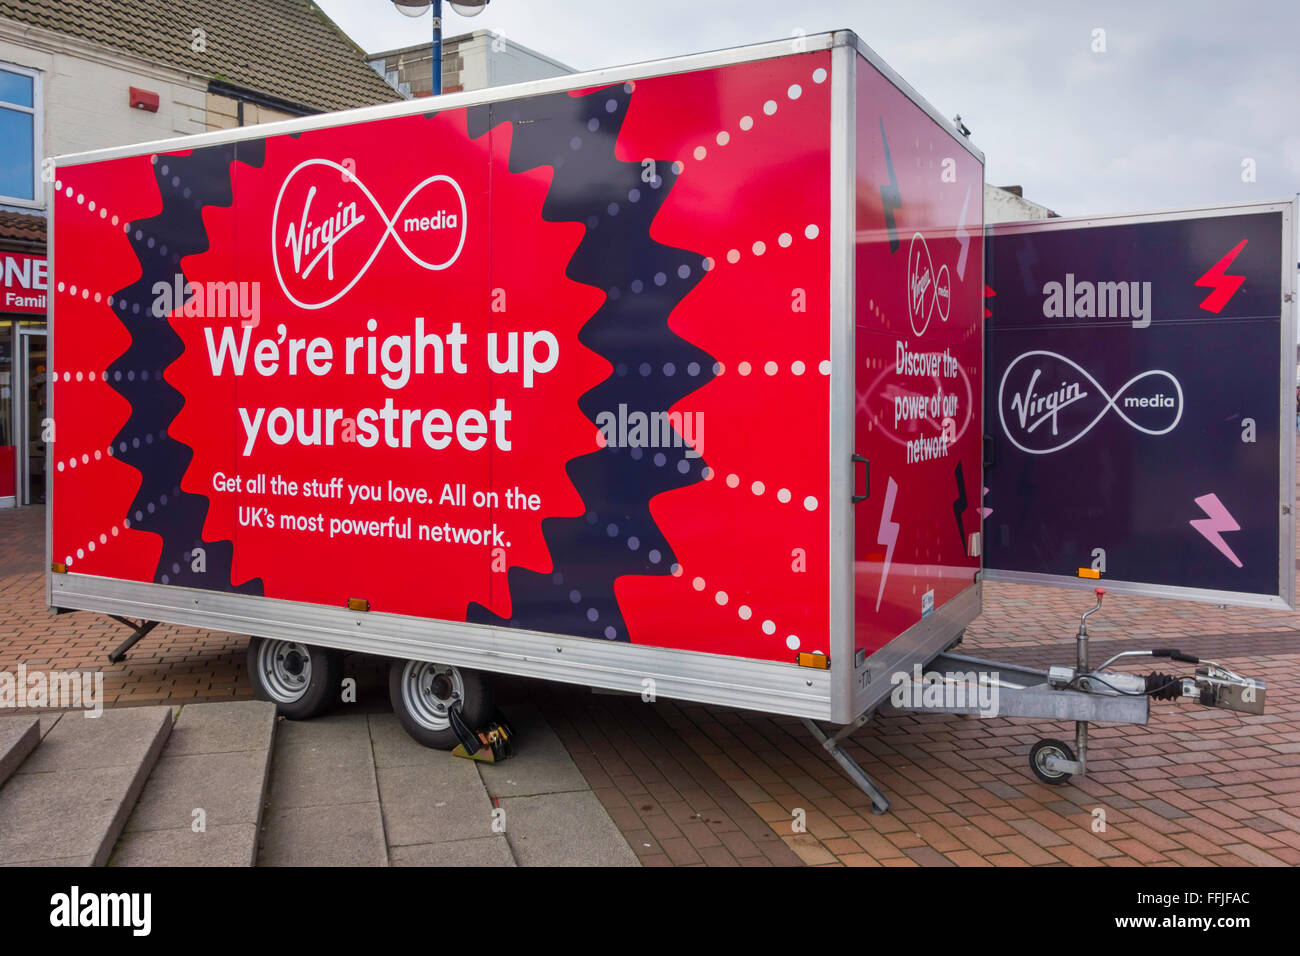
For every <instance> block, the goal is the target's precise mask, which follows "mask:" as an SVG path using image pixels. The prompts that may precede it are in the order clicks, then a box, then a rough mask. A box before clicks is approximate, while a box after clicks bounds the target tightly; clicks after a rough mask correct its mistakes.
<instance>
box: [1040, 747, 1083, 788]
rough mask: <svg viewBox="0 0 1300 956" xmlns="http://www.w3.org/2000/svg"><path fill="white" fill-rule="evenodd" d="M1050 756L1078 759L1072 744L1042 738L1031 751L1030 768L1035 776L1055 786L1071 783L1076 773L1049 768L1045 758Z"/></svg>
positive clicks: (1060, 758) (1061, 758) (1062, 758)
mask: <svg viewBox="0 0 1300 956" xmlns="http://www.w3.org/2000/svg"><path fill="white" fill-rule="evenodd" d="M1049 756H1052V757H1056V758H1057V759H1059V760H1075V759H1077V758H1076V757H1075V756H1074V751H1073V750H1071V749H1070V745H1069V744H1067V743H1066V742H1065V741H1064V740H1052V739H1050V738H1047V739H1044V740H1040V741H1038V743H1036V744H1034V746H1033V747H1032V748H1031V749H1030V751H1029V769H1030V770H1032V771H1033V772H1034V776H1035V777H1037V778H1038V779H1039V780H1041V781H1043V783H1046V784H1051V785H1052V786H1053V787H1061V786H1064V785H1065V784H1067V783H1069V782H1070V778H1071V777H1073V776H1074V774H1072V773H1066V772H1065V771H1064V770H1049V769H1048V768H1047V767H1046V766H1045V760H1046V758H1047V757H1049Z"/></svg>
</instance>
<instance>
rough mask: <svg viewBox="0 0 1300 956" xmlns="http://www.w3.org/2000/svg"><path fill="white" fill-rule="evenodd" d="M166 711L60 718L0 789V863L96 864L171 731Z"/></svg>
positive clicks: (108, 847)
mask: <svg viewBox="0 0 1300 956" xmlns="http://www.w3.org/2000/svg"><path fill="white" fill-rule="evenodd" d="M171 725H172V713H171V710H170V709H169V708H166V707H135V708H121V709H115V710H106V711H104V712H103V714H102V715H101V716H99V717H97V718H85V717H82V716H80V715H79V714H76V713H73V714H70V715H68V716H67V717H65V718H62V719H60V720H59V721H58V722H56V723H55V724H54V727H53V729H51V730H50V732H49V733H48V734H46V736H45V739H44V740H43V741H42V742H41V745H40V746H39V747H37V748H36V750H35V751H34V752H33V753H32V754H31V756H29V757H28V758H27V760H26V761H24V762H23V764H22V766H20V767H19V768H18V771H17V773H15V774H14V775H13V776H12V777H11V778H10V779H9V781H8V782H7V783H6V784H5V785H4V786H3V788H0V820H2V821H4V826H3V827H0V862H4V863H10V862H31V863H36V862H40V861H42V860H64V859H76V860H79V861H82V864H83V865H90V866H102V865H103V864H104V863H105V862H106V861H107V859H108V856H109V853H110V852H111V851H112V849H113V845H114V843H115V842H116V840H117V837H118V835H119V834H120V833H121V832H122V828H123V826H124V825H125V823H126V820H127V817H128V815H129V814H130V812H131V808H132V807H133V806H134V805H135V802H136V799H137V797H138V796H139V794H140V791H141V789H142V788H143V787H144V783H145V780H146V779H147V778H148V776H149V772H150V771H151V770H152V769H153V766H154V763H155V762H156V761H157V759H158V755H159V754H160V753H161V751H162V749H163V745H164V744H165V743H166V741H167V735H168V734H169V733H170V732H171Z"/></svg>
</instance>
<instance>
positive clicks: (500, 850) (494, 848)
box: [389, 834, 516, 866]
mask: <svg viewBox="0 0 1300 956" xmlns="http://www.w3.org/2000/svg"><path fill="white" fill-rule="evenodd" d="M389 855H390V856H391V857H392V863H393V866H515V865H516V864H515V858H514V855H513V854H512V853H511V852H510V844H509V843H508V842H506V838H505V835H504V834H497V835H496V836H490V837H475V838H473V839H470V840H451V841H449V842H447V843H424V844H421V845H419V846H398V847H393V848H392V849H391V850H389Z"/></svg>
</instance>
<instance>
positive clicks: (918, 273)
mask: <svg viewBox="0 0 1300 956" xmlns="http://www.w3.org/2000/svg"><path fill="white" fill-rule="evenodd" d="M951 302H952V280H951V278H950V277H949V273H948V267H947V266H946V265H944V266H940V267H939V271H938V272H935V270H934V260H933V259H931V258H930V247H929V246H928V245H927V244H926V242H925V236H923V235H921V234H920V233H919V232H918V233H914V234H913V235H912V243H911V245H909V246H908V248H907V316H908V318H909V319H910V320H911V323H912V332H913V334H915V335H917V336H921V335H924V334H925V330H926V329H928V328H929V327H930V319H931V318H932V317H933V316H934V313H935V312H938V313H939V319H940V321H942V322H947V321H948V307H949V305H950V304H951Z"/></svg>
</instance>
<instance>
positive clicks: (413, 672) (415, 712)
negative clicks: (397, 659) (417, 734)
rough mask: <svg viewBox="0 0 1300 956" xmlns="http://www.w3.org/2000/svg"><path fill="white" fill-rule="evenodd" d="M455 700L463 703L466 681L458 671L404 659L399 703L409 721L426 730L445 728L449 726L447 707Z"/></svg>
mask: <svg viewBox="0 0 1300 956" xmlns="http://www.w3.org/2000/svg"><path fill="white" fill-rule="evenodd" d="M454 703H460V704H462V705H463V704H464V703H465V681H464V678H462V677H461V675H460V671H459V670H457V669H456V668H454V667H449V666H448V665H446V664H430V663H429V662H428V661H407V663H406V666H405V667H404V668H402V705H403V706H404V707H405V708H406V712H407V713H408V714H410V715H411V719H412V720H414V721H415V722H416V723H417V724H419V725H420V726H421V727H424V728H426V729H428V730H446V729H447V728H448V727H450V726H451V719H450V718H449V717H448V716H447V710H448V708H450V707H451V706H452V705H453V704H454Z"/></svg>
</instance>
